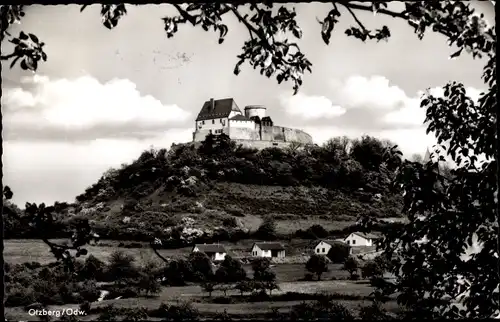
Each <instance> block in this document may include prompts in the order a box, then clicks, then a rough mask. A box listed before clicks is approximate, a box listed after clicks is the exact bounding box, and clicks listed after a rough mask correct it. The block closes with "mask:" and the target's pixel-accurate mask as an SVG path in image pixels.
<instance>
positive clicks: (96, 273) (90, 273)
mask: <svg viewBox="0 0 500 322" xmlns="http://www.w3.org/2000/svg"><path fill="white" fill-rule="evenodd" d="M105 274H106V264H105V263H104V262H103V261H101V260H99V259H98V258H97V257H95V256H94V255H89V257H87V258H86V259H85V262H84V263H83V265H82V266H81V267H80V268H79V270H78V276H79V277H80V278H81V279H83V280H87V279H95V280H96V281H105V279H106V275H105Z"/></svg>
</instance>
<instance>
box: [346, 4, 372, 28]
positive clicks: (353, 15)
mask: <svg viewBox="0 0 500 322" xmlns="http://www.w3.org/2000/svg"><path fill="white" fill-rule="evenodd" d="M346 8H347V10H348V11H349V13H350V14H351V16H352V17H353V18H354V20H355V21H356V22H357V24H358V25H359V26H360V27H361V29H363V31H364V32H365V33H366V34H368V33H369V31H368V29H366V28H365V26H364V25H363V23H362V22H361V21H359V19H358V17H357V16H356V14H355V13H354V11H352V9H351V8H349V7H348V6H346Z"/></svg>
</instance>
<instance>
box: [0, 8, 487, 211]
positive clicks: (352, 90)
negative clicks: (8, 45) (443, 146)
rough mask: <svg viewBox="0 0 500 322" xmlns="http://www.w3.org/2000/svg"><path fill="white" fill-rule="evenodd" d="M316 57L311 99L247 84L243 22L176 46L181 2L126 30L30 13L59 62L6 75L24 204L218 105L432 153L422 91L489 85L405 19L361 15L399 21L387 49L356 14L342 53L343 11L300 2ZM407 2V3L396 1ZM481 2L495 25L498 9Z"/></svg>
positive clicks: (197, 31)
mask: <svg viewBox="0 0 500 322" xmlns="http://www.w3.org/2000/svg"><path fill="white" fill-rule="evenodd" d="M290 6H294V7H295V8H296V11H297V13H298V18H297V21H298V24H299V26H300V27H301V28H302V31H303V38H302V39H301V40H300V41H298V43H299V44H300V46H301V49H302V51H303V53H304V54H305V55H306V56H307V57H308V59H309V60H310V61H311V62H312V64H313V66H312V69H313V72H312V73H311V74H306V76H305V77H304V84H303V86H302V87H301V90H300V92H299V93H298V94H297V95H295V96H294V95H292V94H293V93H292V84H291V83H286V82H285V83H282V84H280V85H278V84H277V82H276V80H275V79H267V78H265V77H264V76H261V75H260V74H259V72H258V71H257V70H253V69H252V68H251V67H249V66H247V65H246V66H243V68H242V72H241V73H240V74H239V75H238V76H235V75H234V74H233V69H234V66H235V64H236V62H237V61H238V59H237V57H236V56H237V55H238V54H239V53H240V51H241V47H242V45H243V42H244V41H245V40H247V37H248V32H247V30H246V29H245V28H244V27H243V26H242V25H241V24H239V23H238V21H237V20H236V19H235V18H234V17H232V16H230V15H227V16H224V22H225V23H226V24H227V25H228V27H229V33H228V35H227V37H226V40H225V42H224V43H223V44H222V45H219V44H218V42H217V40H218V34H217V33H215V32H211V31H209V32H206V31H204V30H202V29H201V28H200V27H192V26H189V25H181V26H180V27H179V31H178V33H177V34H176V35H175V36H174V37H173V38H167V36H166V34H165V32H164V30H163V27H164V26H163V22H162V20H161V18H163V17H165V16H172V15H175V9H174V8H173V7H172V6H171V5H168V4H165V5H144V6H129V7H128V14H127V15H126V16H124V17H123V18H122V19H121V20H120V22H119V24H118V26H117V27H116V28H115V29H112V30H108V29H107V28H105V27H104V26H103V25H102V24H101V19H100V15H99V11H100V6H99V5H92V6H89V7H87V9H85V11H83V12H80V6H78V5H65V6H62V5H61V6H29V7H27V8H26V16H25V17H24V18H23V20H22V22H21V24H20V25H14V26H12V29H11V30H10V31H11V32H12V33H13V34H16V33H18V32H19V31H20V30H24V31H25V32H32V33H35V34H36V35H37V36H38V38H40V39H41V40H42V41H43V42H45V44H46V45H45V47H44V48H45V51H46V53H47V55H48V60H47V62H45V63H43V64H41V65H40V66H39V68H38V70H37V72H36V73H32V72H28V71H23V70H21V69H20V68H13V69H9V68H8V65H7V64H3V66H2V67H3V68H2V91H3V92H2V98H1V103H2V114H3V134H2V135H3V151H4V152H3V156H2V158H3V159H2V160H3V175H4V178H3V183H4V185H9V186H10V187H11V188H12V190H13V192H14V198H13V202H15V203H17V204H18V205H20V206H24V204H25V203H26V202H37V203H40V202H45V203H48V204H51V203H53V202H55V201H69V202H72V201H74V198H75V197H76V196H77V195H79V194H80V193H82V192H83V191H84V190H85V189H86V188H87V187H89V186H90V185H91V184H93V183H94V182H96V181H97V180H98V179H99V177H100V176H101V175H102V173H103V172H104V171H106V170H107V169H109V168H110V167H118V166H120V165H121V164H123V163H129V162H131V161H133V160H134V159H136V158H137V157H138V156H139V155H140V153H141V152H142V151H143V150H145V149H148V148H150V147H151V146H153V147H155V148H163V147H165V148H169V147H170V146H171V144H172V143H174V142H175V143H182V142H188V141H190V140H191V139H192V132H193V130H194V119H195V118H196V115H197V113H198V112H199V110H200V109H201V107H202V105H203V102H205V101H206V100H208V99H210V98H215V99H219V98H227V97H233V98H234V99H235V101H236V103H237V104H238V105H239V106H240V108H243V107H244V106H246V105H264V106H266V107H267V114H268V115H269V116H271V117H272V119H273V121H274V122H275V124H278V125H282V126H288V127H295V128H299V129H303V130H304V131H306V132H308V133H309V134H311V135H312V137H313V139H314V141H315V142H316V143H318V144H322V143H323V142H325V141H326V140H328V139H329V138H331V137H335V136H344V135H346V136H348V137H351V138H356V137H360V136H361V135H365V134H366V135H372V136H375V137H378V138H381V139H389V140H391V141H393V142H395V143H396V144H398V145H399V147H400V148H401V149H402V151H403V153H404V154H405V155H406V156H411V155H412V154H415V153H418V154H421V155H422V156H423V155H424V154H425V151H426V149H427V147H431V146H432V145H433V143H434V142H435V139H434V138H433V137H432V135H430V136H429V135H426V133H425V126H424V125H423V121H424V118H425V112H424V111H423V110H422V109H420V108H419V97H420V95H421V94H422V93H423V91H424V90H426V89H431V90H432V91H434V92H435V93H439V87H441V86H443V85H445V84H446V83H447V82H449V81H452V80H453V81H458V82H462V83H463V84H464V85H465V87H466V88H467V91H468V93H469V94H470V96H471V97H472V98H477V97H478V96H479V94H480V93H481V91H482V90H483V89H484V84H483V83H482V81H481V78H480V77H481V73H482V66H483V65H484V61H481V60H473V59H472V58H471V57H469V56H467V55H462V56H461V57H459V58H458V59H453V60H450V59H449V58H448V57H449V56H450V55H451V54H452V53H454V52H455V51H456V50H454V49H455V48H453V47H449V46H448V45H447V44H446V39H445V38H444V37H443V36H441V35H439V34H433V33H428V34H426V36H425V37H424V39H423V40H418V38H417V37H416V35H415V34H414V33H413V30H412V29H411V28H410V27H409V26H407V25H406V24H405V23H404V22H402V21H397V20H394V19H392V18H388V17H385V16H380V15H377V16H374V15H373V14H371V13H359V15H358V17H359V18H360V19H362V20H363V22H364V23H365V25H366V26H367V27H380V26H382V25H387V26H388V27H389V28H390V29H391V34H392V37H391V38H390V39H389V41H387V42H379V43H376V42H370V43H362V42H361V41H359V40H357V39H354V38H350V37H346V36H345V35H344V33H343V31H344V30H345V29H346V28H348V27H349V26H351V25H353V24H354V23H353V21H352V18H351V17H350V16H349V14H344V15H343V16H342V18H341V20H340V22H339V23H338V25H337V26H336V27H335V28H336V31H334V33H333V36H332V39H331V42H330V45H328V46H327V45H326V44H325V43H324V42H323V41H322V39H321V35H320V31H321V26H320V25H319V23H318V22H317V18H319V19H322V18H323V17H324V16H325V15H326V13H327V12H328V11H329V10H330V7H329V4H324V3H301V4H293V5H290ZM396 6H397V4H396ZM474 6H475V7H476V8H477V9H479V10H480V11H481V12H483V13H485V14H486V19H487V20H488V21H489V22H491V23H493V22H494V11H493V8H492V7H490V4H489V2H477V3H475V4H474Z"/></svg>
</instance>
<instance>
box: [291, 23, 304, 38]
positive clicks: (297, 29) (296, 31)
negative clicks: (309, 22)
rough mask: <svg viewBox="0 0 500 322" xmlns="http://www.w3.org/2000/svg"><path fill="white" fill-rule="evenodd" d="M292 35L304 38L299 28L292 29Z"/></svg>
mask: <svg viewBox="0 0 500 322" xmlns="http://www.w3.org/2000/svg"><path fill="white" fill-rule="evenodd" d="M292 33H293V35H294V36H295V37H296V38H299V39H300V38H302V30H301V29H300V27H299V26H295V27H294V28H293V29H292Z"/></svg>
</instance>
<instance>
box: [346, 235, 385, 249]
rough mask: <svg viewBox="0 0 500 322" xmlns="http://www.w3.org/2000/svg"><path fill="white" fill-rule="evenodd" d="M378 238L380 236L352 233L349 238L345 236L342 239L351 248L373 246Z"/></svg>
mask: <svg viewBox="0 0 500 322" xmlns="http://www.w3.org/2000/svg"><path fill="white" fill-rule="evenodd" d="M379 238H380V236H378V235H375V234H372V233H360V232H354V233H351V234H350V235H349V236H347V237H346V238H345V239H344V242H345V243H346V244H347V245H349V246H351V247H357V246H375V244H374V241H375V240H377V239H379Z"/></svg>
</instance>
